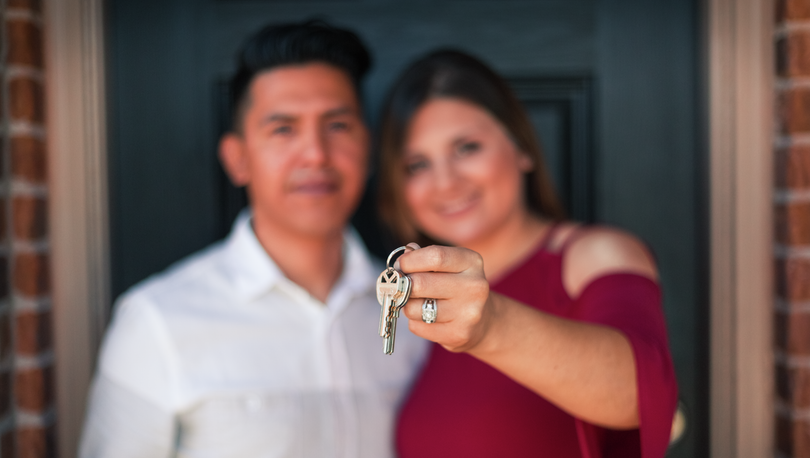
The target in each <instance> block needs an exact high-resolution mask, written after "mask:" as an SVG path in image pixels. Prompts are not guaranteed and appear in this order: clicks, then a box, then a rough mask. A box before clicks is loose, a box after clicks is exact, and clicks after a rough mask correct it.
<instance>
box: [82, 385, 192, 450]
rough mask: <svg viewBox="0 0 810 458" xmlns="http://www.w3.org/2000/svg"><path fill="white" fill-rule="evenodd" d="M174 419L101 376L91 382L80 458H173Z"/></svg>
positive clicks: (168, 413)
mask: <svg viewBox="0 0 810 458" xmlns="http://www.w3.org/2000/svg"><path fill="white" fill-rule="evenodd" d="M176 429H177V428H176V423H175V419H174V416H173V415H172V414H171V413H170V412H166V411H165V410H163V409H161V408H160V407H158V406H156V405H155V404H153V403H152V402H150V401H148V400H146V399H144V398H142V397H140V396H138V395H137V394H135V393H133V392H132V391H130V390H129V389H127V388H126V387H124V386H121V384H119V383H116V382H115V381H113V380H111V379H110V378H108V377H105V376H104V375H100V376H98V377H97V378H96V379H95V381H94V382H93V387H92V389H91V392H90V402H89V404H88V409H87V418H86V420H85V424H84V432H83V435H82V440H81V444H80V446H79V457H80V458H168V457H171V456H174V442H175V434H176Z"/></svg>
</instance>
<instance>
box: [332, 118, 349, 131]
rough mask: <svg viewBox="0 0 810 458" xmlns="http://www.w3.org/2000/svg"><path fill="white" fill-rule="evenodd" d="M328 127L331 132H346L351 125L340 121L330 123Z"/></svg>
mask: <svg viewBox="0 0 810 458" xmlns="http://www.w3.org/2000/svg"><path fill="white" fill-rule="evenodd" d="M328 127H329V131H330V132H345V131H347V130H349V123H347V122H338V121H336V122H330V123H329V126H328Z"/></svg>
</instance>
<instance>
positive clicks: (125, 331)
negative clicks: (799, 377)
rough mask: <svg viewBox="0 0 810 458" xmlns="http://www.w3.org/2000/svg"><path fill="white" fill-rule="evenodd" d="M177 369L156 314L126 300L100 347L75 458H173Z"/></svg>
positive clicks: (139, 300) (139, 301) (140, 301)
mask: <svg viewBox="0 0 810 458" xmlns="http://www.w3.org/2000/svg"><path fill="white" fill-rule="evenodd" d="M177 366H178V365H177V358H176V351H175V346H174V345H173V341H172V339H171V337H170V333H169V331H168V329H167V327H166V324H165V322H164V319H163V317H162V315H161V314H160V312H159V311H158V308H157V307H156V306H155V305H153V304H152V303H151V302H150V301H149V300H148V299H146V298H144V297H143V296H142V295H137V294H136V295H128V296H125V297H124V298H123V299H122V300H121V301H120V302H119V304H118V305H117V307H116V312H115V317H114V319H113V321H112V323H111V325H110V327H109V329H108V330H107V334H106V336H105V338H104V343H103V344H102V347H101V352H100V355H99V361H98V369H97V373H96V376H95V379H94V382H93V387H92V390H91V393H90V399H89V403H88V408H87V416H86V419H85V425H84V432H83V436H82V442H81V445H80V453H79V456H80V457H81V458H147V457H148V458H163V457H171V456H174V455H175V447H176V441H177V427H176V416H175V411H176V405H177V393H178V389H177V383H178V382H177V380H178V372H177V371H178V368H177Z"/></svg>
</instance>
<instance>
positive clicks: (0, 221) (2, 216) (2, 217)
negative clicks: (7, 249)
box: [0, 198, 8, 243]
mask: <svg viewBox="0 0 810 458" xmlns="http://www.w3.org/2000/svg"><path fill="white" fill-rule="evenodd" d="M7 232H8V231H7V229H6V199H4V198H0V243H1V242H3V241H5V240H6V237H7V236H8V233H7Z"/></svg>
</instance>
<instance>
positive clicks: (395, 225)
mask: <svg viewBox="0 0 810 458" xmlns="http://www.w3.org/2000/svg"><path fill="white" fill-rule="evenodd" d="M435 98H456V99H461V100H464V101H466V102H470V103H472V104H474V105H476V106H478V107H480V108H482V109H484V110H486V111H487V112H488V113H489V114H490V115H492V116H493V117H494V118H495V119H496V120H497V121H498V122H500V123H501V124H502V125H503V127H504V128H505V129H506V131H507V133H508V134H509V136H510V138H511V139H512V141H513V142H514V143H515V145H516V146H517V147H518V149H520V150H521V151H522V152H524V153H525V154H527V155H528V156H529V157H530V158H531V160H532V164H533V165H534V167H533V169H532V170H531V171H530V172H528V173H526V174H525V182H524V189H525V199H526V204H527V205H528V207H529V211H532V212H534V213H535V214H537V215H538V216H543V217H546V218H551V219H555V220H559V219H563V218H564V211H563V209H562V206H561V205H560V203H559V201H558V200H557V196H556V194H555V192H554V188H553V186H552V184H551V180H550V179H549V176H548V172H547V169H546V165H545V162H544V161H543V153H542V149H541V148H540V143H539V142H538V141H537V137H536V136H535V133H534V129H533V128H532V125H531V122H530V121H529V117H528V116H527V115H526V111H525V110H524V109H523V106H522V105H521V104H520V102H519V101H518V99H517V97H516V96H515V94H514V93H513V92H512V90H511V89H510V88H509V86H508V85H507V83H506V81H504V80H503V78H501V77H500V76H498V74H497V73H495V72H494V71H493V70H492V69H490V68H489V67H488V66H487V65H486V64H484V63H483V62H481V61H480V60H478V59H476V58H475V57H472V56H470V55H469V54H465V53H463V52H460V51H455V50H439V51H435V52H432V53H430V54H428V55H427V56H425V57H423V58H421V59H419V60H417V61H416V62H414V63H413V64H411V65H410V66H409V67H408V68H407V69H406V70H405V72H404V73H403V74H402V75H401V76H400V77H399V79H398V80H397V81H396V83H395V84H394V86H393V87H392V88H391V91H390V93H389V94H388V99H387V102H386V104H385V108H384V109H383V117H382V127H381V136H380V151H381V156H380V177H379V180H380V181H379V192H378V205H379V210H380V216H381V217H382V219H383V221H385V223H386V224H387V225H388V226H389V227H390V228H391V230H392V231H393V232H394V235H395V236H396V237H397V238H399V239H400V241H402V242H406V241H416V242H418V243H420V244H423V246H424V244H430V243H433V241H432V240H431V239H430V238H429V237H428V236H427V235H426V234H423V233H421V232H420V231H419V230H418V229H417V228H416V227H414V225H413V223H412V222H411V221H412V218H410V214H409V212H408V210H407V207H406V205H405V199H404V196H403V193H402V189H403V188H404V176H405V167H404V166H403V163H402V155H403V145H404V143H405V136H406V135H407V131H408V126H409V124H410V122H411V118H412V117H413V115H414V114H415V113H416V111H417V110H418V109H419V108H420V107H421V106H422V105H423V104H424V103H425V102H427V101H429V100H431V99H435Z"/></svg>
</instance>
